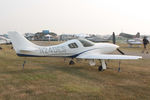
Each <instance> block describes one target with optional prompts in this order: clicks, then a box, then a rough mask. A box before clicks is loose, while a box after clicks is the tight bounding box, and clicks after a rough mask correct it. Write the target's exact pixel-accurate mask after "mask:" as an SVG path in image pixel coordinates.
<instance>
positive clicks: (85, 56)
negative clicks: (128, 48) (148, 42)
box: [77, 53, 142, 60]
mask: <svg viewBox="0 0 150 100" xmlns="http://www.w3.org/2000/svg"><path fill="white" fill-rule="evenodd" d="M77 58H80V59H104V60H105V59H114V60H115V59H116V60H134V59H140V58H142V57H141V56H130V55H112V54H87V53H86V54H84V53H83V54H81V55H79V56H77Z"/></svg>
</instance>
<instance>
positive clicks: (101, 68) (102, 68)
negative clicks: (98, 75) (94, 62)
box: [98, 60, 107, 71]
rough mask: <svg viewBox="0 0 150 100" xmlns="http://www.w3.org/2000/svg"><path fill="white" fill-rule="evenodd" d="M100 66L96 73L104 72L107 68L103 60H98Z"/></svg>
mask: <svg viewBox="0 0 150 100" xmlns="http://www.w3.org/2000/svg"><path fill="white" fill-rule="evenodd" d="M100 62H101V65H100V66H99V67H98V71H104V70H105V69H106V68H107V65H106V62H105V60H100Z"/></svg>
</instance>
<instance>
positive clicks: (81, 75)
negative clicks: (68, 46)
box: [0, 45, 150, 100]
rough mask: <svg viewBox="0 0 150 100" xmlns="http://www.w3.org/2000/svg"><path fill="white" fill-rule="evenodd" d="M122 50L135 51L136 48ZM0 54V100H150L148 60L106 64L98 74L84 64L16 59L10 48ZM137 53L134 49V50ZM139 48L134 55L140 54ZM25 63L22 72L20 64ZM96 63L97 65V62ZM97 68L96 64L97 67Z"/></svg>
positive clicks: (83, 62)
mask: <svg viewBox="0 0 150 100" xmlns="http://www.w3.org/2000/svg"><path fill="white" fill-rule="evenodd" d="M124 46H125V45H121V49H123V50H128V49H129V51H134V50H135V48H125V47H124ZM2 47H3V48H4V49H3V50H1V51H0V100H149V98H150V61H149V60H150V59H143V60H134V61H127V60H126V61H122V63H121V72H118V71H117V68H118V61H115V60H113V61H107V64H108V66H109V67H110V69H107V70H106V71H104V72H98V71H97V67H91V66H89V65H88V62H87V61H84V60H83V61H82V62H81V63H77V64H75V65H72V66H69V65H68V61H69V59H67V61H66V62H64V59H61V58H47V57H46V58H43V57H41V58H24V57H17V56H16V54H15V51H14V50H11V49H10V46H8V45H7V46H5V45H3V46H2ZM136 50H137V49H136ZM140 51H141V48H138V50H137V52H140ZM24 60H26V61H27V63H26V65H25V68H24V70H23V69H22V63H23V61H24ZM97 63H98V62H97ZM97 65H98V64H97Z"/></svg>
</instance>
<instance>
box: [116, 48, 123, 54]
mask: <svg viewBox="0 0 150 100" xmlns="http://www.w3.org/2000/svg"><path fill="white" fill-rule="evenodd" d="M117 51H118V52H120V53H121V54H122V55H125V53H124V52H122V51H121V50H120V49H117Z"/></svg>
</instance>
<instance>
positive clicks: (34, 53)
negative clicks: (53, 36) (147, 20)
mask: <svg viewBox="0 0 150 100" xmlns="http://www.w3.org/2000/svg"><path fill="white" fill-rule="evenodd" d="M8 35H9V38H10V39H11V42H12V45H13V47H14V49H15V51H16V54H17V55H18V56H28V57H70V58H72V59H73V58H76V59H86V60H89V64H90V65H95V60H99V61H101V65H100V66H99V68H98V69H99V71H103V70H105V69H106V68H107V66H106V63H105V60H108V59H118V60H123V59H124V60H133V59H140V58H142V57H141V56H129V55H113V54H110V53H112V52H114V51H115V50H118V51H119V49H118V48H119V46H117V45H115V44H111V43H93V42H91V41H89V40H86V39H73V40H69V41H67V42H64V43H61V44H58V45H54V46H38V45H36V44H33V43H32V42H30V41H28V40H27V39H26V38H25V37H24V36H22V35H21V34H19V33H17V32H9V33H8ZM71 62H73V60H71V61H70V63H71Z"/></svg>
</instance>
